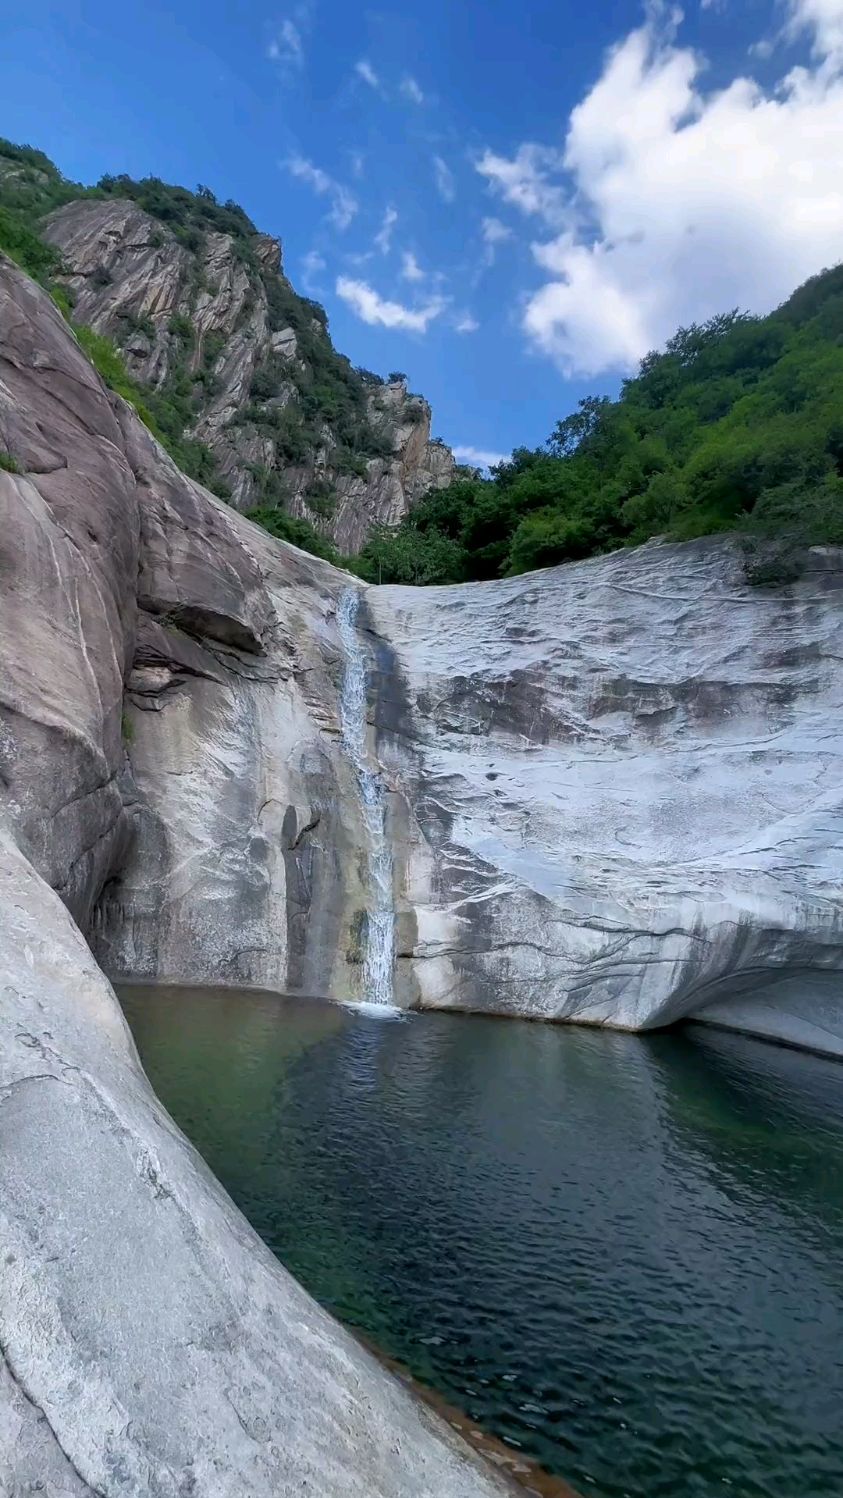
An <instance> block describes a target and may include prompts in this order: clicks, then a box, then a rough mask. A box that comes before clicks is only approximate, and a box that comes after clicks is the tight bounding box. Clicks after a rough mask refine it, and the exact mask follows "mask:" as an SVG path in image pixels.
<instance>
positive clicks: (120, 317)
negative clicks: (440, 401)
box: [0, 140, 455, 554]
mask: <svg viewBox="0 0 843 1498" xmlns="http://www.w3.org/2000/svg"><path fill="white" fill-rule="evenodd" d="M4 212H7V213H9V214H10V215H11V218H10V220H9V222H8V223H7V225H6V228H7V230H8V229H11V232H12V238H13V240H14V237H15V233H17V235H18V236H19V235H20V233H21V232H23V233H24V235H26V234H28V233H29V232H30V231H31V230H35V231H36V232H37V234H38V235H39V236H40V237H41V239H42V240H43V241H44V242H45V244H44V250H43V256H45V257H46V258H47V259H49V258H51V257H52V260H53V263H52V265H51V266H50V272H51V276H52V279H53V283H54V284H55V285H57V286H60V287H61V288H62V291H63V294H64V295H65V296H66V297H67V298H68V299H69V301H70V303H71V305H72V316H73V320H74V322H76V323H78V324H81V325H82V326H85V327H89V328H92V329H93V330H95V332H96V333H98V334H100V335H102V336H105V337H107V338H108V339H109V340H111V341H113V343H114V344H115V345H116V347H117V349H118V350H119V351H120V353H121V354H122V356H123V359H124V360H125V364H126V367H127V370H128V373H129V375H130V376H131V377H132V378H133V379H134V380H135V381H136V382H137V383H138V385H139V386H140V387H141V389H142V390H143V389H145V390H146V391H148V392H150V394H151V396H152V397H154V404H153V415H154V417H155V418H156V421H157V423H158V425H159V427H160V428H161V430H162V431H163V433H164V435H165V436H166V437H167V438H169V439H171V446H172V445H173V442H176V443H177V445H178V448H179V450H180V452H181V453H182V454H183V457H184V458H187V459H191V460H192V462H190V463H189V465H188V471H190V472H192V473H193V474H194V476H195V477H198V478H200V479H202V481H203V482H206V483H210V485H211V487H212V488H213V489H214V490H215V492H217V493H219V494H223V495H224V496H225V497H226V498H228V499H229V500H230V502H231V503H232V504H233V505H234V506H235V508H237V509H240V510H247V509H249V508H252V507H261V508H268V509H280V510H281V511H283V513H284V514H286V515H288V516H290V517H293V518H294V519H299V520H304V521H307V522H308V523H309V524H310V525H312V526H313V527H314V529H315V530H316V531H317V532H319V533H321V535H322V536H323V537H325V538H326V539H328V540H329V541H331V542H332V543H333V544H334V545H335V546H336V548H337V549H338V550H339V551H340V552H341V553H343V554H351V553H354V552H357V551H359V550H360V548H361V546H362V545H363V543H364V541H365V539H366V537H367V536H368V534H369V533H370V531H371V530H372V528H373V526H375V525H377V524H381V523H385V524H395V523H396V522H397V521H399V520H401V519H402V518H403V517H404V516H405V515H406V514H407V512H408V510H409V508H410V506H411V505H412V504H413V503H414V502H415V501H416V500H417V499H419V498H420V497H421V496H422V495H423V494H425V493H426V492H427V491H428V490H429V489H431V488H436V487H440V486H442V485H445V484H447V483H449V482H450V480H451V478H452V477H453V474H454V468H455V465H454V459H453V455H452V453H451V451H450V449H449V448H447V447H446V446H445V445H444V443H442V442H440V441H433V440H431V412H430V407H429V405H428V404H427V402H426V401H425V400H424V399H423V398H422V397H421V396H418V395H413V394H410V393H408V390H407V386H406V382H405V379H404V377H403V376H402V377H390V380H389V381H385V380H382V379H380V378H379V377H378V376H376V375H374V374H372V373H371V372H369V371H366V370H356V369H354V368H352V366H351V364H350V363H349V361H348V360H347V359H345V358H344V357H343V356H342V355H340V354H338V353H337V351H336V350H335V349H334V347H333V345H332V343H331V339H330V336H329V333H328V328H327V320H326V317H325V311H324V308H322V307H321V306H320V305H319V303H318V302H314V301H311V300H309V299H308V298H307V297H301V296H299V295H297V293H296V291H295V290H294V288H293V286H292V285H291V283H290V281H289V280H288V279H287V277H286V275H285V274H284V269H283V265H282V257H281V245H280V242H279V241H278V240H277V239H273V238H271V237H270V236H269V235H267V234H261V233H259V232H258V231H257V229H256V228H255V226H254V224H252V223H251V221H250V220H249V218H248V217H247V215H246V214H245V213H244V212H243V210H242V209H241V208H240V207H238V205H237V204H235V203H226V204H220V203H217V201H216V199H215V198H214V196H213V194H212V193H211V192H210V191H209V189H207V188H200V189H198V190H197V192H196V193H192V192H189V191H187V190H186V189H184V188H179V187H170V186H168V185H167V184H165V183H163V182H159V181H157V179H153V178H147V179H145V180H144V181H143V182H135V181H133V180H132V179H131V178H128V177H118V178H114V177H106V178H103V179H102V181H101V183H100V184H99V185H98V186H97V187H96V188H85V187H82V186H80V185H78V184H75V183H71V182H68V181H67V180H66V179H65V178H63V177H62V176H61V174H60V173H59V172H58V170H57V169H56V167H55V166H54V165H53V164H52V162H50V161H49V159H48V158H47V157H46V156H44V155H43V154H42V153H41V152H38V151H35V150H33V149H32V148H30V147H16V146H14V145H12V144H11V143H10V142H7V141H2V140H0V217H2V214H3V213H4ZM0 228H2V225H0ZM0 243H2V237H0ZM13 253H14V251H13ZM42 258H43V257H42Z"/></svg>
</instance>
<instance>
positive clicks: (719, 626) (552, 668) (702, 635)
mask: <svg viewBox="0 0 843 1498" xmlns="http://www.w3.org/2000/svg"><path fill="white" fill-rule="evenodd" d="M842 584H843V576H842V575H841V558H840V556H839V555H837V554H832V553H823V552H821V551H819V550H818V551H815V552H814V553H812V555H811V559H810V561H809V563H808V570H807V572H806V574H805V576H804V577H803V578H802V580H801V581H800V582H799V583H798V584H795V585H793V586H792V587H789V588H786V589H777V590H775V591H771V590H762V589H757V588H752V587H749V586H747V583H746V580H745V578H744V574H743V567H742V562H741V555H740V552H739V549H738V547H737V546H736V545H735V544H734V543H732V542H730V541H728V540H726V539H711V540H705V541H700V542H696V543H691V544H686V545H683V546H665V545H660V544H657V543H653V544H650V545H648V546H645V547H642V548H640V549H639V550H637V551H635V552H618V553H615V554H613V555H612V556H608V557H601V558H597V559H595V560H593V561H589V562H583V563H578V564H573V565H570V566H567V567H561V568H555V569H551V570H548V571H546V572H541V573H534V574H531V575H528V576H525V577H520V578H516V579H512V580H510V581H504V582H497V583H489V584H475V585H472V586H469V587H463V588H442V589H426V590H414V589H406V588H383V589H376V590H372V591H371V592H370V594H369V608H370V611H371V615H372V618H373V621H374V623H375V626H376V628H377V630H378V631H379V633H380V634H381V636H382V637H383V639H384V640H385V641H388V642H389V651H388V653H387V654H386V655H385V656H384V660H383V674H382V677H381V681H380V687H379V694H378V704H377V714H378V723H379V727H380V729H381V754H382V758H383V760H384V763H385V764H386V765H387V766H388V768H389V772H390V774H391V776H392V779H393V782H394V784H395V785H396V786H397V787H398V788H399V789H400V791H401V792H402V795H403V798H404V800H405V802H406V804H407V805H408V806H409V807H410V808H411V824H412V825H411V828H410V830H409V831H408V833H407V834H406V838H407V847H408V857H409V866H408V871H407V875H406V878H407V898H408V902H409V904H410V905H411V907H412V909H413V911H414V913H415V918H416V922H417V935H416V937H415V939H414V940H412V939H411V940H409V941H408V942H407V943H406V944H405V946H404V953H405V956H404V961H403V963H402V964H401V966H402V968H403V970H404V990H405V992H406V993H407V994H408V995H414V997H415V1001H416V1002H420V1003H422V1004H425V1005H431V1006H435V1007H440V1006H444V1007H457V1008H472V1009H475V1008H476V1009H483V1010H493V1011H497V1012H502V1013H509V1014H524V1015H536V1016H542V1017H545V1018H552V1019H575V1020H580V1021H586V1022H589V1023H598V1024H609V1025H616V1026H623V1027H628V1028H632V1029H640V1028H644V1027H651V1026H654V1025H662V1024H668V1023H670V1022H671V1021H673V1020H676V1019H679V1018H681V1017H683V1016H685V1015H688V1014H696V1013H697V1012H702V1013H703V1014H705V1013H706V1011H707V1008H708V1006H709V1005H712V1006H714V1005H716V1009H715V1008H713V1007H712V1008H711V1009H710V1010H708V1014H709V1017H711V1018H715V1017H716V1018H717V1019H718V1021H720V1022H725V1023H734V1024H736V1025H737V1026H738V1027H739V1028H746V1029H750V1030H754V1031H756V1032H758V1033H761V1034H773V1035H777V1036H779V1037H781V1038H787V1039H790V1040H793V1041H796V1042H798V1043H802V1044H810V1045H814V1046H817V1047H818V1048H821V1049H829V1050H837V1051H841V1052H843V977H841V967H843V903H841V900H840V872H841V867H843V759H841V755H842V754H843V716H841V708H843V671H841V665H840V663H841V659H843V608H841V604H843V593H841V585H842ZM416 985H417V988H416ZM738 1000H739V1001H740V1002H738Z"/></svg>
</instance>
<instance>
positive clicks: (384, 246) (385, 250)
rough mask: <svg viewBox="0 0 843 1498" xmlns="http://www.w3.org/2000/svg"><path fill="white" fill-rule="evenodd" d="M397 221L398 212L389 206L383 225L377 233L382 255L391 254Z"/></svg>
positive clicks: (376, 239) (377, 244) (376, 238)
mask: <svg viewBox="0 0 843 1498" xmlns="http://www.w3.org/2000/svg"><path fill="white" fill-rule="evenodd" d="M397 223H398V214H397V213H396V211H395V209H394V208H387V209H386V212H385V213H384V216H383V222H382V223H381V226H380V228H379V230H378V232H377V234H376V235H375V244H376V246H377V248H378V249H379V250H380V252H381V254H382V255H388V254H389V247H390V245H391V244H392V235H393V231H394V229H395V225H396V224H397Z"/></svg>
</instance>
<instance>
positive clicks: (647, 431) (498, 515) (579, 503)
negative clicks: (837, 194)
mask: <svg viewBox="0 0 843 1498" xmlns="http://www.w3.org/2000/svg"><path fill="white" fill-rule="evenodd" d="M729 530H734V531H739V532H741V533H742V534H744V535H746V536H748V537H750V538H753V537H754V538H756V539H757V541H758V543H759V545H760V546H761V550H760V552H759V555H758V556H757V558H755V559H754V560H749V561H748V562H747V566H746V571H747V576H748V577H749V578H750V579H751V580H752V581H754V582H757V583H759V584H764V585H772V584H774V583H776V582H784V581H787V580H789V579H790V578H792V577H793V576H794V575H795V570H796V568H797V565H798V564H797V561H796V560H795V559H796V558H797V557H798V555H799V553H800V552H801V550H802V549H804V547H805V546H806V545H809V544H815V543H839V544H843V267H837V268H836V269H834V270H831V271H825V272H823V274H822V275H820V276H816V277H814V278H813V279H812V280H811V281H809V282H807V283H806V285H805V286H803V287H801V288H800V289H799V290H798V291H797V292H795V293H794V295H793V296H792V297H791V298H790V300H789V301H788V302H786V303H785V305H784V306H783V307H781V308H779V310H778V311H777V312H774V313H772V314H771V315H770V316H769V317H764V318H756V317H750V316H748V315H746V314H745V313H741V312H738V311H732V312H727V313H724V314H722V315H720V316H718V317H714V318H712V319H711V320H710V321H709V322H707V323H703V324H694V325H692V326H691V327H688V328H680V329H679V330H678V332H677V333H676V334H675V335H674V337H673V338H671V339H670V341H669V343H668V344H667V345H666V347H665V349H664V350H663V351H662V352H660V353H651V354H648V355H647V357H646V358H645V359H643V360H642V363H641V367H640V369H639V371H638V374H637V375H636V376H635V377H634V378H631V379H628V380H626V381H625V382H624V385H623V387H622V390H621V394H620V397H619V399H618V400H616V401H610V400H608V399H606V398H605V397H589V398H587V399H585V400H582V401H580V403H579V406H578V408H577V410H576V411H575V412H573V413H572V414H571V415H569V416H567V417H565V418H564V419H563V420H561V421H559V422H557V424H556V426H555V428H554V430H553V432H552V434H551V436H550V438H549V439H548V442H547V444H546V445H545V447H543V448H539V449H537V450H535V451H531V450H528V449H526V448H520V449H517V450H516V451H515V452H514V453H513V454H512V457H511V459H510V460H509V461H508V462H506V463H503V464H501V465H499V466H498V467H497V468H496V469H493V470H492V476H491V478H488V479H482V478H479V477H477V476H476V475H474V476H470V477H466V476H465V475H463V474H460V475H458V476H457V477H456V478H455V480H454V482H453V483H452V484H451V485H450V487H449V488H447V489H444V490H438V491H436V492H435V493H432V494H428V495H427V496H426V497H425V498H424V499H423V500H422V501H421V502H420V503H419V504H418V505H417V506H415V508H414V509H413V511H412V514H411V515H410V516H409V517H408V518H407V519H406V520H405V521H404V522H403V524H402V525H401V526H399V527H398V528H397V529H395V530H392V531H389V532H381V533H379V534H378V535H376V536H374V537H373V538H372V539H371V541H370V542H369V543H368V544H367V546H366V547H365V548H364V551H363V554H362V556H361V558H360V569H361V571H362V572H363V575H364V576H366V577H369V578H373V579H374V580H378V579H380V580H382V581H384V582H387V581H390V582H408V581H418V582H422V581H427V582H461V581H463V580H465V579H469V578H487V577H496V576H501V575H512V574H515V573H519V572H525V571H527V570H529V569H531V568H534V567H546V566H550V565H553V564H555V563H558V562H565V561H569V560H572V559H575V558H578V557H586V556H593V555H595V554H596V553H599V552H604V551H608V550H611V549H612V548H616V547H619V546H624V545H634V544H637V543H639V542H641V541H644V540H646V539H648V537H650V536H654V535H659V534H665V535H667V536H669V537H672V538H675V539H683V540H684V539H691V538H693V537H695V536H703V535H708V534H710V533H711V532H714V531H729ZM767 541H775V542H776V546H777V550H776V551H775V555H772V556H771V554H770V553H769V548H767V549H765V545H766V542H767ZM437 542H438V543H440V544H438V545H437V544H436V543H437Z"/></svg>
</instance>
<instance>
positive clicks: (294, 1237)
mask: <svg viewBox="0 0 843 1498" xmlns="http://www.w3.org/2000/svg"><path fill="white" fill-rule="evenodd" d="M124 1003H125V1007H126V1010H127V1013H128V1016H129V1019H130V1021H131V1023H132V1027H133V1029H134V1032H135V1036H136V1039H137V1042H138V1045H139V1048H140V1051H141V1054H142V1056H143V1058H144V1061H145V1064H146V1066H147V1070H148V1072H149V1074H150V1076H151V1079H152V1081H153V1084H154V1085H155V1086H156V1088H157V1090H158V1092H159V1093H160V1095H161V1097H162V1098H163V1100H164V1102H165V1103H166V1104H167V1106H168V1107H169V1108H170V1110H171V1112H172V1113H173V1115H174V1116H175V1118H176V1119H177V1121H178V1122H179V1123H180V1124H181V1125H182V1127H183V1128H184V1129H185V1131H186V1132H187V1133H188V1135H190V1137H191V1138H192V1139H193V1140H194V1142H195V1143H196V1145H197V1146H198V1148H199V1149H200V1150H201V1152H202V1153H203V1154H204V1156H205V1158H206V1159H207V1160H208V1162H209V1164H210V1165H211V1166H212V1168H213V1169H214V1170H215V1171H216V1173H217V1174H218V1175H219V1177H220V1178H221V1179H222V1181H223V1182H224V1184H225V1186H226V1187H227V1188H228V1190H229V1191H230V1192H231V1194H232V1196H233V1197H234V1198H235V1200H236V1201H237V1202H238V1203H239V1205H240V1206H241V1207H242V1209H243V1211H244V1212H245V1213H246V1215H247V1216H248V1217H249V1218H250V1219H251V1221H252V1222H253V1224H254V1226H255V1227H256V1228H257V1230H258V1232H259V1233H261V1235H262V1236H263V1237H264V1238H265V1239H266V1241H267V1242H268V1243H269V1244H270V1246H271V1247H272V1248H273V1249H274V1250H275V1252H276V1253H277V1254H278V1256H279V1257H280V1258H281V1259H282V1260H283V1261H284V1263H285V1264H287V1265H288V1266H289V1268H290V1269H291V1270H292V1271H293V1272H294V1273H295V1274H296V1275H297V1276H298V1277H299V1278H300V1279H301V1280H302V1281H303V1283H304V1284H305V1285H306V1286H307V1287H308V1288H309V1289H310V1290H311V1291H312V1292H313V1294H314V1295H316V1296H317V1298H318V1299H319V1300H321V1301H322V1302H323V1304H325V1305H327V1306H329V1307H330V1308H331V1309H332V1310H333V1311H335V1312H336V1314H337V1315H338V1316H340V1317H341V1318H342V1319H343V1320H345V1321H347V1322H349V1323H351V1324H352V1325H355V1326H357V1327H359V1328H361V1329H362V1330H363V1331H364V1332H365V1333H366V1334H367V1336H368V1337H370V1338H371V1339H372V1340H373V1341H374V1342H376V1343H377V1344H378V1345H380V1346H381V1347H382V1348H383V1350H384V1351H386V1352H387V1353H389V1354H391V1355H392V1356H393V1357H395V1358H398V1359H399V1360H400V1361H401V1362H403V1363H405V1364H406V1365H407V1366H408V1367H410V1368H411V1369H412V1371H413V1372H414V1373H415V1374H416V1375H417V1376H418V1377H419V1378H421V1379H423V1380H425V1381H427V1382H428V1383H430V1384H432V1385H434V1386H435V1387H436V1388H438V1389H439V1390H440V1391H441V1392H442V1393H443V1394H444V1395H445V1397H446V1398H447V1399H449V1400H450V1401H451V1402H452V1403H454V1404H456V1405H459V1406H461V1407H462V1408H463V1409H465V1410H466V1411H467V1412H468V1413H469V1414H470V1416H471V1417H472V1419H473V1420H475V1421H476V1422H477V1423H478V1424H479V1425H482V1426H484V1427H485V1428H487V1429H489V1430H490V1431H492V1432H494V1433H496V1434H498V1435H499V1436H501V1437H502V1438H503V1439H505V1440H506V1441H507V1442H509V1443H510V1444H512V1445H513V1446H517V1447H518V1448H520V1449H521V1450H523V1451H524V1452H525V1453H527V1454H529V1455H530V1456H532V1457H533V1458H535V1459H536V1460H537V1461H538V1462H540V1463H541V1464H542V1465H543V1466H545V1467H547V1468H548V1469H550V1470H551V1471H555V1472H558V1473H560V1474H562V1475H564V1476H566V1477H568V1479H569V1480H570V1481H571V1482H573V1483H574V1484H575V1485H577V1486H579V1487H580V1489H581V1490H582V1492H583V1493H584V1494H586V1493H589V1492H591V1493H595V1494H597V1495H603V1498H624V1495H629V1498H712V1495H714V1494H718V1495H720V1494H728V1493H732V1494H734V1495H735V1498H770V1495H775V1498H826V1495H827V1498H841V1494H843V1429H841V1426H842V1425H843V1068H841V1067H840V1066H839V1064H837V1063H833V1062H826V1061H823V1060H821V1059H818V1058H816V1057H812V1056H807V1055H802V1054H799V1053H797V1052H792V1051H786V1050H782V1049H778V1048H776V1047H773V1046H768V1045H764V1044H763V1043H760V1042H757V1041H752V1040H748V1039H744V1038H742V1037H738V1036H735V1035H727V1034H725V1033H720V1032H716V1031H710V1030H704V1029H702V1028H701V1027H695V1028H691V1029H688V1030H686V1031H684V1032H678V1033H677V1032H675V1033H672V1034H664V1035H654V1036H648V1037H642V1036H631V1035H621V1034H612V1033H611V1032H604V1031H594V1030H583V1029H574V1028H566V1027H551V1026H545V1025H537V1024H523V1023H518V1022H515V1021H507V1022H501V1021H494V1020H485V1019H480V1018H476V1017H472V1018H465V1017H460V1016H452V1015H424V1016H417V1017H413V1018H411V1019H409V1020H408V1021H407V1022H406V1023H405V1024H396V1025H384V1024H381V1023H379V1022H378V1020H377V1019H372V1018H370V1017H368V1016H366V1015H365V1014H360V1013H354V1014H347V1013H344V1012H343V1011H342V1010H340V1009H338V1008H334V1007H331V1006H325V1005H322V1004H318V1003H316V1002H310V1003H308V1002H302V1001H299V1002H296V1003H293V1002H290V1001H281V1000H278V999H275V998H270V997H266V996H263V995H256V994H254V993H245V994H236V995H232V994H230V993H229V994H221V993H219V992H217V993H214V992H207V991H205V992H202V991H197V990H185V991H182V992H178V993H174V992H172V991H170V992H168V991H165V990H154V989H149V988H144V989H140V988H139V989H137V990H131V991H129V992H128V993H126V994H124Z"/></svg>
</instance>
